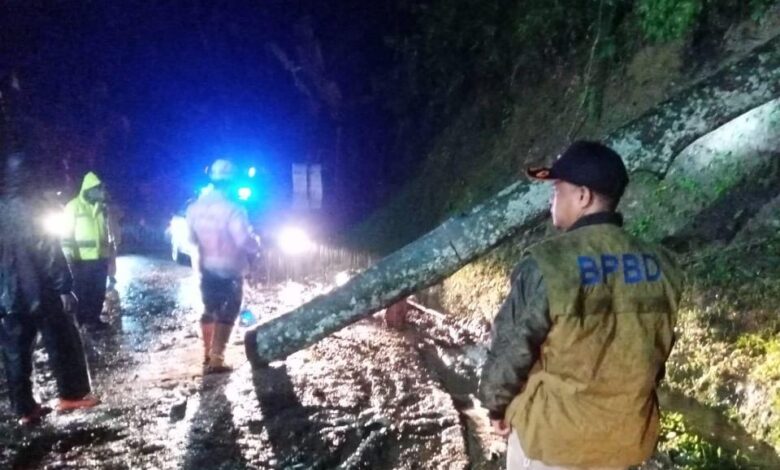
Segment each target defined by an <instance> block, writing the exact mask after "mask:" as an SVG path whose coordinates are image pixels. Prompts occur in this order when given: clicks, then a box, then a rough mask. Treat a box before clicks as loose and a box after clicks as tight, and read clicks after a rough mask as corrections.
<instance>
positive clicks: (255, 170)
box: [247, 167, 257, 178]
mask: <svg viewBox="0 0 780 470" xmlns="http://www.w3.org/2000/svg"><path fill="white" fill-rule="evenodd" d="M247 174H248V175H249V177H250V178H254V177H255V175H256V174H257V168H255V167H251V168H250V169H249V172H248V173H247Z"/></svg>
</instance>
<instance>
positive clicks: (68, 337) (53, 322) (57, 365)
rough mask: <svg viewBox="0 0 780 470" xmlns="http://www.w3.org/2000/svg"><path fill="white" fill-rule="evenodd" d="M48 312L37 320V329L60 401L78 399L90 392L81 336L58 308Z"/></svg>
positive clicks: (71, 318)
mask: <svg viewBox="0 0 780 470" xmlns="http://www.w3.org/2000/svg"><path fill="white" fill-rule="evenodd" d="M44 308H46V307H44ZM48 310H49V311H46V312H44V313H43V314H42V315H41V317H40V318H39V319H38V328H39V330H40V332H41V336H42V337H43V344H44V347H45V348H46V353H47V354H48V355H49V364H50V365H51V368H52V371H53V372H54V378H55V380H56V381H57V391H58V394H59V397H60V398H64V399H66V400H77V399H79V398H82V397H83V396H85V395H87V394H88V393H89V392H90V389H91V387H90V378H89V368H88V366H87V359H86V356H85V354H84V346H83V344H82V342H81V335H80V333H79V330H78V328H77V327H76V324H75V322H74V320H73V317H72V316H71V315H69V314H66V313H65V312H63V311H62V309H61V308H58V307H56V306H55V307H49V309H48Z"/></svg>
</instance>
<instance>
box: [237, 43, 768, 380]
mask: <svg viewBox="0 0 780 470" xmlns="http://www.w3.org/2000/svg"><path fill="white" fill-rule="evenodd" d="M779 95H780V37H777V38H775V39H773V40H771V41H769V42H768V43H766V44H765V45H763V46H761V47H759V48H757V49H756V50H755V51H754V52H753V53H752V54H751V55H750V56H749V57H747V58H745V59H743V60H741V61H739V62H737V63H735V64H733V65H731V66H729V67H726V68H724V69H722V70H720V71H719V72H717V73H715V74H713V75H712V76H710V77H708V78H706V79H705V80H703V81H701V82H699V83H697V84H696V85H694V86H692V87H690V88H688V89H686V90H684V91H682V92H681V93H679V94H678V95H677V96H675V97H673V98H671V99H670V100H667V101H665V102H664V103H662V104H660V105H659V106H658V107H656V108H654V109H653V110H651V111H649V112H648V113H646V114H644V115H642V116H640V117H639V118H637V119H636V120H634V121H632V122H630V123H629V124H627V125H626V126H623V127H621V128H619V129H617V130H616V131H615V132H613V133H611V134H610V135H609V136H607V138H606V139H605V141H606V142H607V143H608V144H609V145H610V146H612V147H613V148H615V149H616V150H617V151H618V152H619V153H620V154H621V155H622V156H623V158H624V160H625V161H626V164H627V166H628V167H629V169H630V170H632V171H638V170H644V171H651V172H654V173H658V174H660V175H663V174H665V172H666V171H667V169H668V168H669V166H670V165H671V162H672V161H673V160H674V157H675V156H676V155H677V154H678V153H679V152H680V151H682V150H683V149H684V148H685V147H686V146H688V145H690V144H691V143H692V142H693V141H694V140H696V139H697V138H699V137H701V136H703V135H705V134H707V133H709V132H711V131H713V130H714V129H716V128H718V127H720V126H721V125H723V124H725V123H726V122H728V121H729V120H731V119H734V118H735V117H737V116H739V115H740V114H743V113H745V112H747V111H749V110H751V109H753V108H755V107H757V106H760V105H761V104H764V103H766V102H768V101H770V100H771V99H773V98H775V97H777V96H779ZM548 195H549V188H548V187H546V186H544V185H537V184H529V183H525V182H518V183H514V184H512V185H511V186H509V187H507V188H506V189H504V190H503V191H501V192H500V193H498V194H497V195H496V196H494V197H493V198H492V199H490V200H488V201H487V202H485V203H483V204H481V205H480V206H478V207H476V208H475V209H473V210H472V211H470V212H469V213H468V214H463V215H458V216H456V217H453V218H451V219H449V220H447V221H446V222H444V223H443V224H442V225H441V226H439V227H438V228H436V229H435V230H433V231H432V232H430V233H428V234H427V235H425V236H423V237H422V238H420V239H419V240H417V241H415V242H413V243H411V244H409V245H407V246H406V247H404V248H401V249H400V250H398V251H396V252H395V253H393V254H391V255H390V256H388V257H386V258H384V259H383V260H381V261H380V262H379V263H377V264H376V265H375V266H373V267H371V268H370V269H368V270H366V271H365V272H363V273H362V274H360V275H358V276H357V277H355V278H354V279H352V280H351V281H350V282H348V283H347V284H345V285H344V286H342V287H340V288H338V289H336V290H334V291H333V292H332V293H330V294H328V295H325V296H321V297H317V298H315V299H314V300H312V301H311V302H309V303H307V304H305V305H303V306H301V307H299V308H297V309H295V310H293V311H291V312H289V313H286V314H284V315H282V316H279V317H277V318H274V319H273V320H271V321H269V322H266V323H263V324H261V325H259V326H257V327H256V328H255V329H253V330H250V331H248V332H247V334H246V341H245V347H246V352H247V356H248V357H249V359H250V362H251V363H252V364H253V366H255V367H259V366H262V365H264V364H267V363H268V362H270V361H272V360H276V359H282V358H284V357H286V356H288V355H289V354H292V353H293V352H295V351H298V350H300V349H302V348H305V347H307V346H310V345H312V344H314V343H316V342H317V341H319V340H320V339H322V338H324V337H325V336H328V335H329V334H331V333H333V332H335V331H338V330H340V329H341V328H344V327H346V326H348V325H350V324H352V323H354V322H356V321H358V320H360V319H361V318H363V317H365V316H367V315H369V314H371V313H373V312H375V311H377V310H379V309H381V308H382V307H384V306H386V305H389V304H391V303H393V302H395V301H396V300H398V299H400V298H402V297H404V296H406V295H408V294H410V293H412V292H415V291H418V290H420V289H423V288H425V287H428V286H430V285H433V284H436V283H437V282H440V281H441V280H443V279H445V278H446V277H448V276H450V275H451V274H453V273H454V272H455V271H457V270H458V269H460V268H461V267H462V266H464V265H465V264H467V263H469V262H470V261H473V260H474V259H476V258H478V257H479V256H481V255H483V254H484V253H486V252H487V251H489V250H490V249H491V248H493V247H494V246H496V245H497V244H498V243H500V242H501V241H502V240H504V239H506V238H507V237H509V236H511V235H512V234H513V233H514V232H515V231H517V230H518V229H521V228H523V227H526V226H529V225H531V224H533V223H535V222H537V221H539V220H540V218H541V217H543V216H544V215H545V213H546V211H547V200H548Z"/></svg>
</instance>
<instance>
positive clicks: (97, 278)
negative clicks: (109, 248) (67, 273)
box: [73, 259, 108, 324]
mask: <svg viewBox="0 0 780 470" xmlns="http://www.w3.org/2000/svg"><path fill="white" fill-rule="evenodd" d="M107 276H108V261H107V260H105V259H101V260H92V261H79V262H76V263H73V278H74V291H75V293H76V297H78V299H79V310H78V320H79V323H82V324H84V323H96V322H98V321H99V320H100V312H101V311H102V310H103V301H104V300H105V298H106V277H107Z"/></svg>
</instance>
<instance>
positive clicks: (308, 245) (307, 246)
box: [277, 227, 314, 255]
mask: <svg viewBox="0 0 780 470" xmlns="http://www.w3.org/2000/svg"><path fill="white" fill-rule="evenodd" d="M277 241H278V242H279V248H281V250H282V251H283V252H284V253H286V254H288V255H298V254H301V253H306V252H308V251H311V250H312V249H313V248H314V243H312V241H311V239H310V238H309V236H308V235H307V234H306V232H304V231H303V230H302V229H300V228H298V227H287V228H284V229H282V231H281V232H279V236H278V238H277Z"/></svg>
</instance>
